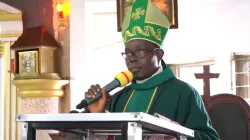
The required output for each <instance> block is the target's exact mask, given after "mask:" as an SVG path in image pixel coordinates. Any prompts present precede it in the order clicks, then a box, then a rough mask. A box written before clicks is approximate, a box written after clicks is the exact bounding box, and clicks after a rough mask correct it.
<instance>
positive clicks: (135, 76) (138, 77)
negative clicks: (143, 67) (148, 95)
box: [134, 75, 146, 81]
mask: <svg viewBox="0 0 250 140" xmlns="http://www.w3.org/2000/svg"><path fill="white" fill-rule="evenodd" d="M134 79H135V80H138V81H141V80H144V79H146V78H145V77H144V76H140V75H134Z"/></svg>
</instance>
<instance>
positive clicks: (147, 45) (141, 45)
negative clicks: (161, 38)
mask: <svg viewBox="0 0 250 140" xmlns="http://www.w3.org/2000/svg"><path fill="white" fill-rule="evenodd" d="M155 47H156V46H155V44H153V43H151V42H149V41H146V40H140V39H136V40H131V41H129V42H127V44H126V47H125V50H138V49H153V48H155Z"/></svg>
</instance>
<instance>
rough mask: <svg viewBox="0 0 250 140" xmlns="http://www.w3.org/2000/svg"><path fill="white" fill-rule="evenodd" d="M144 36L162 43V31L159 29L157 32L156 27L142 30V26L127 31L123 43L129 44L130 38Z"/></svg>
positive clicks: (146, 27) (147, 27)
mask: <svg viewBox="0 0 250 140" xmlns="http://www.w3.org/2000/svg"><path fill="white" fill-rule="evenodd" d="M138 34H140V35H143V36H146V37H151V36H152V37H154V38H155V39H156V40H158V41H162V37H161V29H157V30H156V31H155V29H154V27H152V26H145V27H144V29H142V28H141V27H140V26H134V27H133V28H132V29H131V31H129V30H127V31H125V32H124V35H123V41H124V42H127V41H128V38H129V37H133V36H136V35H138Z"/></svg>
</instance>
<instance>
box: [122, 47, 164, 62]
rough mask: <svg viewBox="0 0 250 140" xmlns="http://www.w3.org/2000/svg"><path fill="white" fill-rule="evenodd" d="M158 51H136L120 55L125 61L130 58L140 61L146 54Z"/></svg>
mask: <svg viewBox="0 0 250 140" xmlns="http://www.w3.org/2000/svg"><path fill="white" fill-rule="evenodd" d="M158 50H160V49H159V48H156V49H153V50H138V51H135V52H133V53H131V52H123V53H121V54H122V56H123V58H124V59H126V60H130V59H131V58H133V57H135V58H136V59H141V58H143V57H145V55H146V54H147V52H155V51H158Z"/></svg>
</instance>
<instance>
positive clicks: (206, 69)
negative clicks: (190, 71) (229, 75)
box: [194, 65, 220, 96]
mask: <svg viewBox="0 0 250 140" xmlns="http://www.w3.org/2000/svg"><path fill="white" fill-rule="evenodd" d="M194 75H195V78H196V79H203V96H210V79H211V78H219V75H220V74H219V73H210V66H209V65H205V66H203V73H195V74H194Z"/></svg>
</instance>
